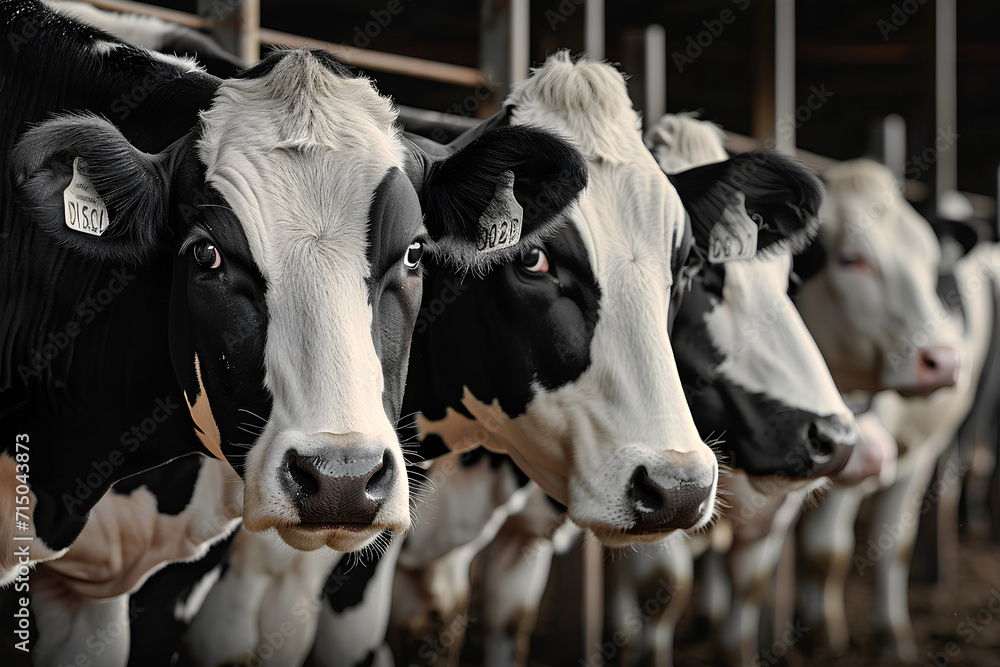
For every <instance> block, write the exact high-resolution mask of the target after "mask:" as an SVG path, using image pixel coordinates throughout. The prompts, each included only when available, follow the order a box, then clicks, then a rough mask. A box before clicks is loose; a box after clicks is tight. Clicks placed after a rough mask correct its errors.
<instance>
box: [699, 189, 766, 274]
mask: <svg viewBox="0 0 1000 667" xmlns="http://www.w3.org/2000/svg"><path fill="white" fill-rule="evenodd" d="M757 230H758V226H757V222H755V221H754V220H753V219H752V218H751V217H750V216H749V215H748V214H747V209H746V196H745V195H744V194H743V193H742V192H739V191H737V192H736V198H735V200H734V201H733V202H731V203H730V204H729V206H727V207H726V208H725V210H724V211H723V212H722V220H720V221H719V222H717V223H715V225H714V226H713V227H712V232H711V233H710V234H709V236H708V261H709V262H711V263H712V264H722V263H723V262H729V261H732V260H734V259H750V258H751V257H753V256H754V255H756V254H757Z"/></svg>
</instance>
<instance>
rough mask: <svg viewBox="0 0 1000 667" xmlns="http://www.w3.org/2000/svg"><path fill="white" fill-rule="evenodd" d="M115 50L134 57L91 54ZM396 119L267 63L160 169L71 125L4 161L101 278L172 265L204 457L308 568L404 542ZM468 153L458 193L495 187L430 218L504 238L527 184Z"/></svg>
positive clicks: (417, 238) (317, 76)
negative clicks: (82, 224)
mask: <svg viewBox="0 0 1000 667" xmlns="http://www.w3.org/2000/svg"><path fill="white" fill-rule="evenodd" d="M125 50H129V51H135V52H136V53H141V52H140V51H139V50H138V49H131V47H124V46H120V47H119V46H116V48H114V49H110V48H104V49H103V51H104V52H110V53H111V55H112V56H114V55H115V54H116V53H118V52H122V51H125ZM131 55H132V56H133V57H135V53H131ZM199 75H200V76H202V77H203V76H204V75H203V74H201V73H199ZM177 79H180V80H183V79H184V77H183V76H180V75H179V76H178V77H177ZM164 85H177V82H176V80H173V81H168V82H167V83H166V84H164ZM182 93H183V90H182V89H181V87H180V86H178V90H177V94H178V95H180V94H182ZM395 118H396V114H395V110H394V109H393V107H392V105H391V103H390V102H389V100H388V99H386V98H383V97H381V96H380V95H379V94H378V93H377V92H376V91H375V90H374V88H373V86H372V85H371V83H370V82H369V81H368V80H366V79H363V78H356V77H354V76H351V75H348V74H347V73H346V71H345V70H344V69H343V68H342V67H341V66H340V65H339V63H337V62H336V61H335V60H334V59H333V58H332V57H330V56H329V55H327V54H325V53H323V52H318V51H307V50H297V51H279V52H275V53H272V54H271V55H269V56H268V57H266V58H265V59H263V60H262V61H261V62H260V63H258V65H256V66H255V67H253V68H252V69H250V70H247V71H246V72H244V73H243V74H242V76H241V78H238V79H231V80H227V81H225V82H220V83H218V84H217V90H216V92H215V94H214V97H213V98H212V99H211V100H210V103H209V104H206V108H205V109H204V111H203V112H202V113H201V116H200V121H199V123H198V124H197V126H196V127H194V128H193V129H192V130H191V131H190V133H188V134H187V135H186V136H185V137H183V138H181V139H180V140H178V141H176V142H175V143H174V144H172V145H171V146H170V147H169V148H167V149H166V150H164V151H162V152H161V153H158V154H155V155H149V154H146V153H143V152H141V151H139V150H138V149H136V148H135V147H134V146H133V145H132V144H131V143H130V142H129V141H128V140H127V139H126V137H125V136H124V135H123V134H122V132H120V131H119V129H118V128H116V127H115V126H113V125H112V124H111V123H109V122H108V121H106V120H104V119H101V118H98V117H96V116H93V115H65V116H60V117H57V118H54V119H52V120H49V121H47V122H44V123H42V124H40V125H38V126H36V127H34V128H33V129H31V130H30V131H29V132H28V133H27V134H26V135H25V136H24V137H23V138H22V140H21V141H20V142H19V144H18V147H17V154H16V156H15V158H14V159H13V164H14V165H15V173H16V175H17V176H16V178H17V182H18V191H19V196H20V199H21V201H22V202H23V204H24V210H25V214H26V215H27V216H29V217H30V218H31V219H32V220H33V221H34V222H35V223H37V224H38V225H40V226H41V227H43V228H44V229H45V230H47V231H48V232H49V233H50V234H52V235H53V236H55V237H56V238H57V239H58V241H59V242H60V243H62V244H64V245H68V246H70V247H71V248H73V249H74V250H75V251H76V252H77V253H79V254H81V255H84V256H86V257H88V258H90V259H91V260H93V261H95V262H121V261H128V262H131V263H133V264H139V265H144V264H146V263H149V262H151V261H153V259H154V258H157V257H162V256H164V255H167V256H173V257H174V260H173V272H172V289H171V296H170V305H169V308H170V354H171V358H172V361H173V365H174V370H175V373H176V376H177V379H178V381H179V383H180V386H181V387H182V389H183V392H184V396H185V398H186V400H187V404H188V408H189V409H190V414H191V418H192V419H193V422H194V430H195V432H196V434H197V437H198V438H199V439H200V441H201V443H202V444H203V445H204V447H205V448H206V449H207V450H208V451H209V452H211V453H212V454H214V455H215V456H217V457H219V458H223V459H225V460H227V461H228V462H229V463H230V464H232V466H233V467H234V468H235V470H236V471H237V472H238V473H239V474H240V475H241V476H242V477H243V479H244V482H245V493H244V524H245V526H246V527H247V528H248V529H250V530H253V531H260V530H264V529H268V528H274V529H276V530H277V531H278V533H279V534H280V535H281V537H282V539H284V541H285V542H287V543H288V544H290V545H291V546H293V547H297V548H300V549H315V548H317V547H319V546H321V545H324V544H325V545H328V546H330V547H332V548H335V549H337V550H341V551H350V550H355V549H358V548H361V547H363V546H365V545H366V544H368V543H370V542H371V541H372V540H374V539H375V537H376V536H378V535H379V534H380V533H382V532H383V531H385V530H391V531H394V532H400V531H403V530H405V528H406V527H407V525H408V523H409V507H408V491H407V484H406V475H405V474H404V473H403V470H404V469H403V465H404V463H403V457H402V451H401V448H400V444H399V441H398V439H397V436H396V432H395V424H396V421H397V419H398V416H399V411H400V404H401V400H402V388H403V381H404V377H405V372H406V359H407V355H408V351H409V344H410V336H411V332H412V329H413V325H414V322H415V320H416V317H417V312H418V308H419V304H420V298H421V268H420V262H421V254H422V251H423V248H424V246H425V245H426V244H427V243H429V240H428V239H427V231H426V230H425V228H424V225H423V220H422V212H421V209H420V203H419V200H418V195H417V193H416V191H415V189H414V186H413V184H412V183H411V181H410V180H409V179H408V178H407V176H406V173H405V170H406V167H407V164H408V163H409V162H410V161H411V160H412V157H411V154H410V151H411V147H410V146H409V144H408V143H407V142H405V141H404V140H403V139H402V137H401V134H400V132H399V130H398V128H397V127H396V125H395ZM525 134H531V133H530V132H529V133H525ZM556 143H558V144H559V145H560V146H562V147H564V148H566V151H568V152H569V153H570V154H571V155H572V151H571V149H569V148H567V147H565V146H564V144H562V142H556ZM493 148H494V152H495V153H500V154H504V149H503V147H502V146H501V147H497V146H494V147H493ZM476 150H477V149H476V148H474V147H473V148H470V150H469V151H467V152H466V153H464V154H463V159H464V160H465V162H464V163H463V166H462V169H463V175H467V176H469V177H470V178H473V179H475V178H476V177H477V176H479V177H483V178H486V179H490V178H492V180H493V181H494V182H500V181H502V182H503V187H497V186H494V187H493V188H490V189H489V190H488V191H481V190H473V191H469V190H463V189H462V186H461V183H460V182H459V180H458V179H455V178H453V179H445V178H434V177H433V176H432V177H428V178H427V179H425V180H424V182H422V183H421V187H422V189H423V190H424V191H425V192H429V191H430V190H431V189H432V188H435V187H439V188H442V190H447V192H445V191H437V192H436V193H435V196H437V197H438V198H439V200H440V204H439V214H440V216H441V217H448V216H451V217H460V216H461V215H463V214H465V213H466V212H468V211H479V212H482V211H484V210H486V209H490V210H491V211H493V212H494V218H495V220H496V221H497V222H500V221H502V219H503V217H504V215H505V214H504V213H503V212H502V211H501V208H502V207H501V206H500V204H502V203H506V201H507V199H506V198H507V197H508V195H509V193H510V192H511V191H512V190H513V189H517V188H519V187H523V186H524V179H523V178H515V177H514V176H513V175H511V176H510V177H509V180H506V181H505V180H503V176H504V175H503V174H502V173H501V174H499V175H498V174H497V173H494V172H489V173H486V175H485V176H483V175H482V174H483V171H482V170H480V169H479V168H478V167H477V164H478V163H479V161H478V160H477V159H476V157H475V152H476ZM539 159H540V160H541V161H544V159H545V158H543V157H540V158H539ZM442 169H443V167H442ZM507 173H509V172H507ZM81 175H82V177H83V178H85V179H86V183H87V184H89V186H90V187H92V191H93V192H95V193H96V195H97V196H98V197H100V199H101V200H102V201H103V206H104V207H105V208H106V209H107V213H108V216H109V219H110V224H109V225H108V226H107V229H106V230H104V232H103V233H102V234H101V235H99V236H95V235H89V234H84V233H80V232H79V231H76V230H74V229H69V228H68V227H67V226H66V223H65V221H64V214H63V192H64V190H66V188H67V186H68V185H69V183H70V181H71V179H72V178H80V177H81ZM519 176H520V174H519ZM494 199H499V200H500V201H498V202H496V203H495V204H494V203H492V202H493V200H494ZM491 206H492V208H490V207H491ZM526 227H530V225H526ZM473 256H474V255H473ZM456 261H458V262H460V261H462V259H456Z"/></svg>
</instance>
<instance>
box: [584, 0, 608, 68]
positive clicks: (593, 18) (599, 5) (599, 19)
mask: <svg viewBox="0 0 1000 667" xmlns="http://www.w3.org/2000/svg"><path fill="white" fill-rule="evenodd" d="M585 12H586V13H585V14H584V36H583V48H584V50H585V51H586V52H587V55H588V56H589V57H590V58H591V59H592V60H604V0H587V6H586V10H585Z"/></svg>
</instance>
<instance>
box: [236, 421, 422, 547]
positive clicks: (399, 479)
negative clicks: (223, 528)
mask: <svg viewBox="0 0 1000 667" xmlns="http://www.w3.org/2000/svg"><path fill="white" fill-rule="evenodd" d="M269 448H270V450H271V451H270V452H269V453H268V454H267V456H266V458H265V460H264V463H263V465H262V466H260V467H259V470H260V472H262V473H263V477H264V478H265V480H271V481H268V482H266V483H264V484H261V485H257V487H256V488H255V490H254V492H251V491H250V489H249V479H248V492H247V503H246V505H247V507H246V509H247V512H246V514H245V515H244V523H245V525H246V526H247V528H248V529H249V530H253V531H258V530H263V529H266V528H275V529H277V531H278V533H279V534H280V535H281V538H282V539H283V540H284V541H285V542H287V543H288V544H289V545H290V546H292V547H295V548H297V549H303V550H310V549H316V548H319V547H320V546H323V545H326V546H329V547H330V548H332V549H336V550H338V551H355V550H357V549H360V548H362V547H364V546H366V545H367V544H368V543H370V542H371V540H373V539H374V538H375V537H377V536H378V535H379V534H381V533H382V532H384V531H386V530H388V531H391V532H394V533H400V532H403V531H405V530H406V528H407V526H408V524H409V509H408V498H407V491H406V476H405V475H404V474H403V469H402V455H401V453H400V452H399V446H398V444H396V443H395V442H394V441H391V440H386V439H385V438H382V437H378V436H371V435H366V434H362V433H345V434H334V433H312V434H305V433H301V432H293V433H287V432H286V433H282V434H281V435H279V436H278V437H277V438H276V439H275V440H274V441H273V442H272V443H271V444H270V446H269Z"/></svg>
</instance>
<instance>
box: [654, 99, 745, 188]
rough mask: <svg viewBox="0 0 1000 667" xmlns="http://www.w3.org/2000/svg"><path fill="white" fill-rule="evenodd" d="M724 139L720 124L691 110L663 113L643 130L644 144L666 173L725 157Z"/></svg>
mask: <svg viewBox="0 0 1000 667" xmlns="http://www.w3.org/2000/svg"><path fill="white" fill-rule="evenodd" d="M724 141H725V136H724V134H723V132H722V128H721V127H719V126H718V125H716V124H714V123H709V122H707V121H701V120H698V119H697V118H696V117H695V115H693V114H666V115H664V116H663V117H662V118H660V120H658V121H657V122H656V125H654V126H653V127H652V128H650V130H649V131H648V132H647V133H646V145H647V146H649V149H650V150H651V151H652V152H653V155H654V156H655V157H656V161H657V162H658V163H659V165H660V168H661V169H663V170H664V171H665V172H667V173H668V174H672V173H675V172H678V171H684V170H685V169H690V168H691V167H695V166H699V165H703V164H709V163H711V162H721V161H723V160H727V159H728V158H729V155H728V154H727V153H726V149H725V143H724Z"/></svg>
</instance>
